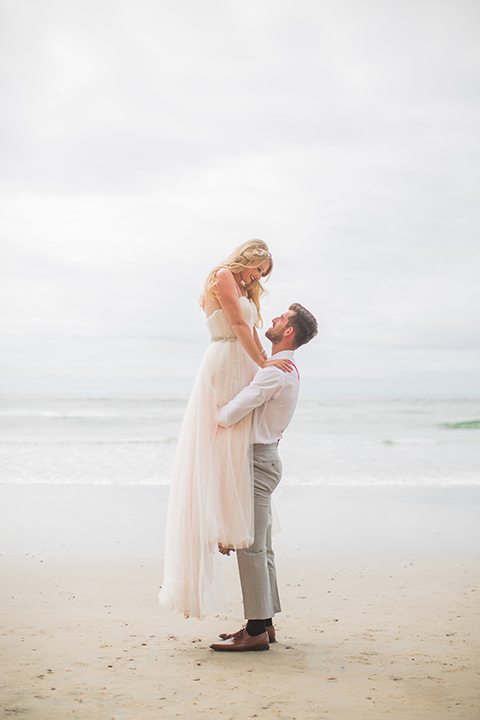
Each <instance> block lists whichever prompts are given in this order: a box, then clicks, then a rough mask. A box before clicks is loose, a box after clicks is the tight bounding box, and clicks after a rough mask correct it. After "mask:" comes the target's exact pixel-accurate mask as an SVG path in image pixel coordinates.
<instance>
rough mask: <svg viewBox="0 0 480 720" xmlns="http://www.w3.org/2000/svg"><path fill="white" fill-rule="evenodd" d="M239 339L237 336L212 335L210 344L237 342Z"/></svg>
mask: <svg viewBox="0 0 480 720" xmlns="http://www.w3.org/2000/svg"><path fill="white" fill-rule="evenodd" d="M235 340H238V338H237V337H236V336H235V335H212V337H211V338H210V342H212V343H213V342H235Z"/></svg>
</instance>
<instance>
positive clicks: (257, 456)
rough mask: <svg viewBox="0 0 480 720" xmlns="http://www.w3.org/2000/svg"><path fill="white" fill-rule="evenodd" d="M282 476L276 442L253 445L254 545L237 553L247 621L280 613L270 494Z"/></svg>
mask: <svg viewBox="0 0 480 720" xmlns="http://www.w3.org/2000/svg"><path fill="white" fill-rule="evenodd" d="M281 477H282V462H281V460H280V458H279V456H278V450H277V443H274V444H273V445H254V446H253V479H254V486H253V487H254V490H253V491H254V520H255V536H254V540H253V544H252V545H250V547H249V548H246V549H244V550H237V561H238V569H239V573H240V582H241V586H242V594H243V609H244V614H245V618H246V619H247V620H262V619H267V618H271V617H273V616H274V615H275V613H277V612H280V611H281V609H282V608H281V607H280V598H279V595H278V587H277V574H276V570H275V555H274V553H273V549H272V510H271V498H270V496H271V494H272V492H273V491H274V490H275V488H276V487H277V485H278V483H279V482H280V480H281Z"/></svg>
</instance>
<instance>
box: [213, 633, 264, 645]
mask: <svg viewBox="0 0 480 720" xmlns="http://www.w3.org/2000/svg"><path fill="white" fill-rule="evenodd" d="M218 637H219V638H220V639H221V640H228V639H229V638H228V637H227V636H226V635H219V636H218ZM276 642H277V638H273V640H269V641H268V643H269V645H272V643H276Z"/></svg>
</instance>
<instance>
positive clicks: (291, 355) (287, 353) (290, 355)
mask: <svg viewBox="0 0 480 720" xmlns="http://www.w3.org/2000/svg"><path fill="white" fill-rule="evenodd" d="M282 358H285V359H286V360H294V359H295V351H294V350H282V351H281V352H278V353H275V355H271V356H270V360H281V359H282Z"/></svg>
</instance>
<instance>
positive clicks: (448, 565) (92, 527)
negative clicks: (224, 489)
mask: <svg viewBox="0 0 480 720" xmlns="http://www.w3.org/2000/svg"><path fill="white" fill-rule="evenodd" d="M167 497H168V488H166V487H155V486H148V487H147V486H102V485H83V486H78V485H29V484H24V485H12V484H5V485H0V500H1V503H0V508H1V510H0V521H1V523H0V528H1V529H0V540H1V557H0V564H1V567H2V583H1V590H0V592H1V607H2V620H1V661H0V663H1V667H0V678H1V680H0V707H1V709H2V710H1V711H2V712H3V716H4V717H6V718H7V717H17V716H21V717H25V718H32V720H37V719H38V720H49V719H50V718H51V719H52V720H56V719H57V718H58V719H59V720H60V718H61V719H62V720H63V719H64V718H67V717H73V718H85V719H87V718H88V719H89V720H90V719H91V718H97V717H98V718H107V719H110V718H113V719H114V720H143V719H145V720H150V719H152V720H153V718H155V719H156V718H164V717H165V718H170V717H172V718H174V717H190V718H207V717H209V718H210V717H217V716H218V717H222V718H235V719H236V718H253V717H258V718H282V719H285V720H292V719H294V718H295V719H296V720H299V719H303V718H305V719H309V718H312V719H315V718H320V717H336V718H342V719H343V718H345V720H347V719H348V720H350V719H351V718H355V719H357V718H358V719H359V720H364V719H365V720H367V719H368V720H375V718H384V717H389V718H398V719H399V720H400V719H403V718H405V719H407V718H408V719H410V718H412V720H413V719H415V720H418V719H419V718H422V720H423V719H427V720H442V719H443V718H445V719H447V718H448V719H454V720H456V719H458V720H478V717H480V691H479V688H480V674H479V673H480V660H479V653H478V647H479V645H480V642H479V641H480V617H479V615H480V613H479V604H478V603H479V593H480V582H479V581H480V562H479V554H480V553H479V551H480V529H479V527H478V526H479V523H478V516H479V509H480V488H479V487H460V486H459V487H441V488H439V487H426V488H425V487H424V488H419V487H331V486H323V487H322V486H317V487H288V486H287V487H284V488H283V492H282V493H281V494H280V495H279V496H278V497H277V499H276V507H277V510H278V516H279V518H280V523H281V525H282V530H281V532H280V533H279V534H278V535H277V536H276V537H275V540H274V544H275V547H276V552H277V567H278V575H279V585H280V594H281V600H282V606H283V612H282V613H281V614H279V615H278V616H277V618H276V620H275V625H276V629H277V639H278V642H277V643H275V644H273V645H272V646H271V647H270V650H269V652H263V653H252V652H250V653H241V654H225V653H215V652H214V651H212V650H210V649H209V645H210V643H211V642H214V641H215V640H216V639H217V636H218V634H219V633H220V632H232V631H235V630H237V629H239V628H240V626H241V625H242V623H243V613H242V604H241V596H240V588H239V581H238V575H237V569H236V560H235V558H234V557H231V558H221V559H220V562H221V567H222V570H223V575H224V580H225V596H226V597H225V605H224V606H223V607H222V609H221V610H220V611H217V612H213V613H212V614H211V615H208V616H207V617H206V618H205V619H203V620H197V619H188V620H186V619H184V618H183V617H181V616H178V615H175V614H173V613H171V612H170V611H168V610H166V609H165V608H163V607H160V606H159V605H158V602H157V595H158V590H159V587H160V584H161V581H162V560H163V532H164V519H165V512H166V503H167Z"/></svg>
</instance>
